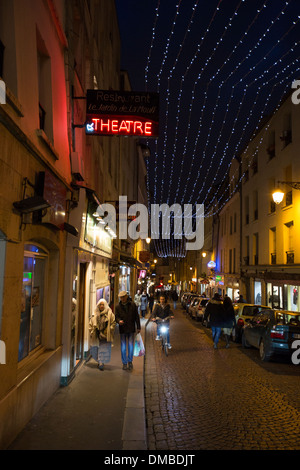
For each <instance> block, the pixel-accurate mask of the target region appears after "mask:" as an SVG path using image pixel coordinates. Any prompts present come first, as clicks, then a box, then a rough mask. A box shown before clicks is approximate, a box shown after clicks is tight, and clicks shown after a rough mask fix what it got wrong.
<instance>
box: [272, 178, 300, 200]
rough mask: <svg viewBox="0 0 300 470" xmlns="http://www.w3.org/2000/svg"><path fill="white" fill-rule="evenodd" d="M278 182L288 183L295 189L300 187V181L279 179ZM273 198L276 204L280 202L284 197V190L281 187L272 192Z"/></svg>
mask: <svg viewBox="0 0 300 470" xmlns="http://www.w3.org/2000/svg"><path fill="white" fill-rule="evenodd" d="M277 183H278V184H287V185H288V186H290V187H291V188H293V189H300V181H277ZM272 198H273V201H274V202H275V204H280V203H281V202H282V201H283V198H284V192H283V191H282V190H281V189H276V190H275V191H274V192H273V193H272Z"/></svg>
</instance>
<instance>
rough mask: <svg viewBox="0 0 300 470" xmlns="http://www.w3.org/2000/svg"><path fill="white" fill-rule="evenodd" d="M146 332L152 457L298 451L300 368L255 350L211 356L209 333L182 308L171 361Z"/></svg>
mask: <svg viewBox="0 0 300 470" xmlns="http://www.w3.org/2000/svg"><path fill="white" fill-rule="evenodd" d="M155 337H156V327H155V325H153V324H150V323H149V325H148V327H147V330H146V348H147V354H146V362H145V404H146V418H147V434H148V445H149V450H234V449H236V450H274V449H276V450H299V449H300V432H299V431H300V393H299V390H300V386H299V385H300V380H299V379H300V368H299V366H295V365H292V364H290V363H289V362H285V363H284V362H282V361H281V362H279V363H276V362H270V363H263V362H261V361H260V359H259V357H258V351H257V350H255V349H251V350H248V349H247V350H244V349H243V348H242V347H241V345H239V344H231V346H230V348H229V349H226V348H225V343H224V342H223V341H221V340H220V343H219V349H218V350H214V349H213V343H212V339H211V335H210V330H205V329H204V328H203V327H202V326H200V325H199V324H198V323H196V322H194V321H193V320H191V319H190V318H188V317H187V316H186V315H185V313H184V311H183V309H182V308H181V307H178V308H177V310H176V317H175V319H174V320H173V321H172V324H171V343H172V349H171V351H170V354H169V356H168V357H165V356H164V355H163V354H162V351H161V348H160V342H159V341H155Z"/></svg>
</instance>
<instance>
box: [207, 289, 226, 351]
mask: <svg viewBox="0 0 300 470" xmlns="http://www.w3.org/2000/svg"><path fill="white" fill-rule="evenodd" d="M204 320H208V321H209V324H210V326H211V332H212V337H213V342H214V348H215V349H217V347H218V342H219V339H220V336H221V332H222V327H223V325H224V321H225V309H224V307H223V303H222V301H221V296H220V295H219V294H218V293H217V292H216V293H215V295H214V297H213V298H212V300H210V301H209V302H208V304H207V306H206V309H205V313H204Z"/></svg>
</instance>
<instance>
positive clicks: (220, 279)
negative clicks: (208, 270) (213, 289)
mask: <svg viewBox="0 0 300 470" xmlns="http://www.w3.org/2000/svg"><path fill="white" fill-rule="evenodd" d="M215 281H216V283H218V284H219V285H220V286H224V276H222V275H219V274H218V275H216V277H215Z"/></svg>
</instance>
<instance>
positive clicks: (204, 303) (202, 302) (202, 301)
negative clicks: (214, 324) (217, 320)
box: [201, 299, 208, 307]
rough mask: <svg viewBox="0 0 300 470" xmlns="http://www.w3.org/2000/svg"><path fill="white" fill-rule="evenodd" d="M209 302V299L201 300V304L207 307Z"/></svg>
mask: <svg viewBox="0 0 300 470" xmlns="http://www.w3.org/2000/svg"><path fill="white" fill-rule="evenodd" d="M207 302H208V299H205V300H201V305H202V307H205V305H206V304H207Z"/></svg>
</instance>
